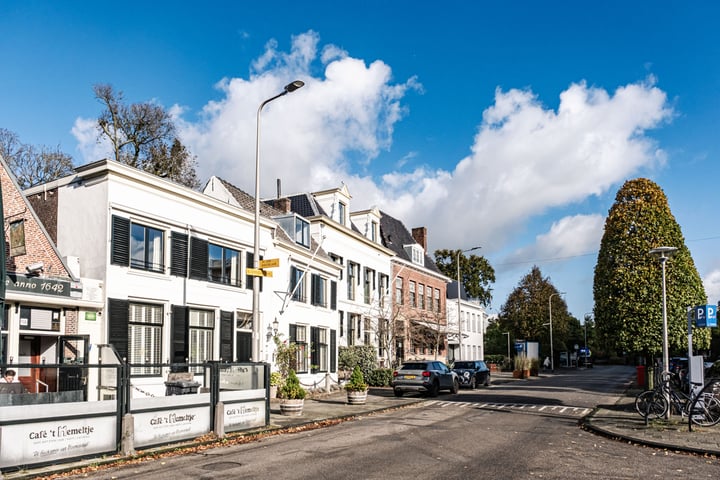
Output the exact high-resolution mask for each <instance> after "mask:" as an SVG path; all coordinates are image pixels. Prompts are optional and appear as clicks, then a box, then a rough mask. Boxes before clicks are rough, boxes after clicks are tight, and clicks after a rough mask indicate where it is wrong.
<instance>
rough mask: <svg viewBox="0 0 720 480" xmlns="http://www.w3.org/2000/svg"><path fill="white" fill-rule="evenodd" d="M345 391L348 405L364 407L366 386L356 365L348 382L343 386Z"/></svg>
mask: <svg viewBox="0 0 720 480" xmlns="http://www.w3.org/2000/svg"><path fill="white" fill-rule="evenodd" d="M345 391H347V399H348V404H350V405H365V402H366V401H367V391H368V385H367V383H365V377H364V376H363V373H362V370H360V367H359V366H357V365H356V366H355V368H354V369H353V372H352V374H351V375H350V380H348V382H347V383H346V384H345Z"/></svg>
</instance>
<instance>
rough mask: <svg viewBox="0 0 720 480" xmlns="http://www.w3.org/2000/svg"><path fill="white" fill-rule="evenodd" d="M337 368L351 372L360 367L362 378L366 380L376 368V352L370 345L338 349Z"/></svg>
mask: <svg viewBox="0 0 720 480" xmlns="http://www.w3.org/2000/svg"><path fill="white" fill-rule="evenodd" d="M338 367H340V368H341V369H342V370H347V371H352V370H353V369H354V368H355V367H360V371H361V372H362V374H363V377H365V378H368V377H369V376H370V374H371V373H372V371H373V370H375V368H377V350H375V347H373V346H371V345H353V346H351V347H340V348H338Z"/></svg>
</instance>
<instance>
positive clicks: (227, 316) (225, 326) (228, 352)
mask: <svg viewBox="0 0 720 480" xmlns="http://www.w3.org/2000/svg"><path fill="white" fill-rule="evenodd" d="M234 330H235V326H234V325H233V312H224V311H220V360H222V361H223V362H232V361H234V359H235V355H233V331H234Z"/></svg>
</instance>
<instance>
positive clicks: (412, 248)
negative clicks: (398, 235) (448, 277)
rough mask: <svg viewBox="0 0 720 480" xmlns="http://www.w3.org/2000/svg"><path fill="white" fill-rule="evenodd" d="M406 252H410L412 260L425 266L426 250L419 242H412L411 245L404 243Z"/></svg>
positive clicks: (409, 255)
mask: <svg viewBox="0 0 720 480" xmlns="http://www.w3.org/2000/svg"><path fill="white" fill-rule="evenodd" d="M403 249H404V250H405V253H407V254H408V257H410V260H412V263H414V264H415V265H420V266H423V267H424V266H425V250H423V248H422V247H421V246H420V245H418V244H417V243H411V244H409V245H403Z"/></svg>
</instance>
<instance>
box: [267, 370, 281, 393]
mask: <svg viewBox="0 0 720 480" xmlns="http://www.w3.org/2000/svg"><path fill="white" fill-rule="evenodd" d="M281 383H282V375H281V374H280V372H270V398H271V399H272V398H277V396H278V387H279V386H280V384H281Z"/></svg>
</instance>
